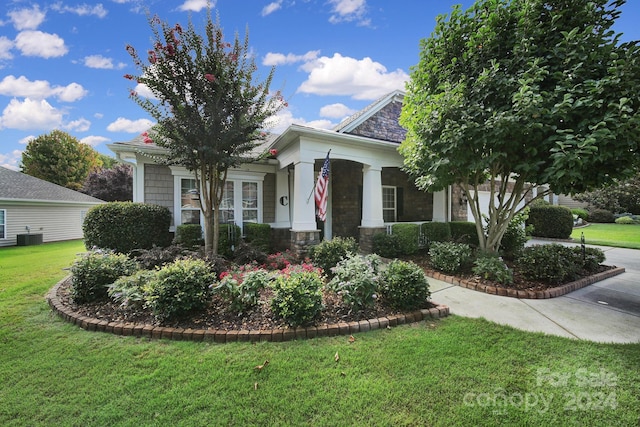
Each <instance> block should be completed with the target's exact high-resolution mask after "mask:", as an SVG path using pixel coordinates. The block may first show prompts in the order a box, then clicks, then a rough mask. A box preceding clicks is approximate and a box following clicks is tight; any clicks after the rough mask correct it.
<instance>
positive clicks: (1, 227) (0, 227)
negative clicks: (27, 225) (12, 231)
mask: <svg viewBox="0 0 640 427" xmlns="http://www.w3.org/2000/svg"><path fill="white" fill-rule="evenodd" d="M6 238H7V211H6V210H5V209H0V239H6Z"/></svg>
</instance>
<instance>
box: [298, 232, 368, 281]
mask: <svg viewBox="0 0 640 427" xmlns="http://www.w3.org/2000/svg"><path fill="white" fill-rule="evenodd" d="M356 253H358V243H357V242H356V240H355V239H354V238H353V237H334V238H333V239H331V240H323V241H322V242H320V243H319V244H317V245H316V246H314V247H313V248H311V251H310V257H311V260H312V261H313V263H314V264H315V265H316V266H318V267H320V268H322V270H323V271H324V274H326V275H327V276H328V277H333V273H332V271H331V269H332V268H333V267H335V266H336V265H337V264H338V263H339V262H340V260H342V259H344V258H347V257H348V256H349V255H351V254H356Z"/></svg>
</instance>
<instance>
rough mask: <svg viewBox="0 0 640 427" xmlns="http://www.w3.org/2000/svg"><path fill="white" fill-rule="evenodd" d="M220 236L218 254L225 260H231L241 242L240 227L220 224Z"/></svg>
mask: <svg viewBox="0 0 640 427" xmlns="http://www.w3.org/2000/svg"><path fill="white" fill-rule="evenodd" d="M218 236H219V238H218V254H219V255H222V256H223V257H225V258H231V257H232V256H233V251H234V250H235V248H236V246H237V245H238V243H239V242H240V238H241V235H240V227H239V226H237V225H236V224H220V233H219V234H218Z"/></svg>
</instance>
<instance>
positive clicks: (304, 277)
mask: <svg viewBox="0 0 640 427" xmlns="http://www.w3.org/2000/svg"><path fill="white" fill-rule="evenodd" d="M321 289H322V279H321V278H320V275H318V274H317V273H315V272H294V273H292V274H291V275H280V276H278V277H277V278H276V280H275V281H274V282H273V292H274V295H273V299H272V300H271V310H272V311H273V313H274V314H275V315H276V316H279V317H281V318H283V319H284V320H285V321H286V322H287V323H289V325H291V326H305V325H308V324H311V323H312V322H313V320H314V319H315V318H316V317H317V316H318V314H320V311H321V310H322V290H321Z"/></svg>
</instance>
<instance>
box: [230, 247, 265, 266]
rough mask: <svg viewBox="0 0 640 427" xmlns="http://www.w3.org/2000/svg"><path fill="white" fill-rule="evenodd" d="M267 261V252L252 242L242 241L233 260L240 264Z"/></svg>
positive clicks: (234, 253)
mask: <svg viewBox="0 0 640 427" xmlns="http://www.w3.org/2000/svg"><path fill="white" fill-rule="evenodd" d="M266 261H267V254H266V253H265V252H263V251H262V249H261V248H259V247H255V246H253V245H252V244H251V243H246V242H240V244H239V245H238V247H236V249H235V251H234V252H233V262H234V263H236V264H239V265H242V264H249V263H255V264H264V263H265V262H266Z"/></svg>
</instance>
